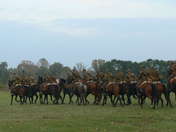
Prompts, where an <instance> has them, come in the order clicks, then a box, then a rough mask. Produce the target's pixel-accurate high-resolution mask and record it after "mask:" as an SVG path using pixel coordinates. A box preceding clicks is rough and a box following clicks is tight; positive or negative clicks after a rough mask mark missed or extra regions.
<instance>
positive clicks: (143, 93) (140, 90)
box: [137, 81, 158, 109]
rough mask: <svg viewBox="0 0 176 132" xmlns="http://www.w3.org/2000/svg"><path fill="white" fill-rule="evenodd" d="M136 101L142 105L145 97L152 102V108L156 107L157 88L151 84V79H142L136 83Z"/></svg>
mask: <svg viewBox="0 0 176 132" xmlns="http://www.w3.org/2000/svg"><path fill="white" fill-rule="evenodd" d="M137 96H138V103H139V104H140V105H141V107H143V104H144V101H145V99H146V97H148V98H149V99H151V101H152V102H153V108H154V109H155V108H156V105H157V102H158V91H157V88H156V87H154V85H152V81H143V82H141V83H139V84H138V85H137Z"/></svg>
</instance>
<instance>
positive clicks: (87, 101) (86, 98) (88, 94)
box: [85, 94, 89, 104]
mask: <svg viewBox="0 0 176 132" xmlns="http://www.w3.org/2000/svg"><path fill="white" fill-rule="evenodd" d="M88 96H89V94H86V96H85V100H86V103H87V104H89V101H88V100H87V97H88Z"/></svg>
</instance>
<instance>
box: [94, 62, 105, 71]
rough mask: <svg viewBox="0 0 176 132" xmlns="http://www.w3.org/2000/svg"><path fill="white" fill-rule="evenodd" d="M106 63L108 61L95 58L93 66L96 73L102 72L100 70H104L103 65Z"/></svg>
mask: <svg viewBox="0 0 176 132" xmlns="http://www.w3.org/2000/svg"><path fill="white" fill-rule="evenodd" d="M105 63H106V61H105V60H102V59H98V60H93V61H92V68H93V70H94V71H95V72H96V73H97V72H100V71H102V67H103V65H104V64H105Z"/></svg>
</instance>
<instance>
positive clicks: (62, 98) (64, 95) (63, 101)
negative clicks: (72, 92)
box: [62, 92, 70, 104]
mask: <svg viewBox="0 0 176 132" xmlns="http://www.w3.org/2000/svg"><path fill="white" fill-rule="evenodd" d="M64 100H65V92H64V96H63V98H62V104H64ZM69 104H70V103H69Z"/></svg>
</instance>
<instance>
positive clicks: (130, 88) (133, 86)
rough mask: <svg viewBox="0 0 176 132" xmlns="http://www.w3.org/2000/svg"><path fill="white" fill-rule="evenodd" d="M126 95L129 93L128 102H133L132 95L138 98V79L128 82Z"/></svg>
mask: <svg viewBox="0 0 176 132" xmlns="http://www.w3.org/2000/svg"><path fill="white" fill-rule="evenodd" d="M126 95H127V104H128V105H130V104H132V101H131V96H133V97H134V98H136V96H137V81H130V82H127V85H126Z"/></svg>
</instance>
